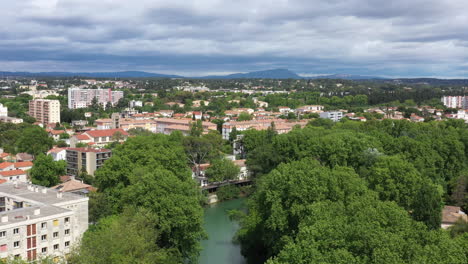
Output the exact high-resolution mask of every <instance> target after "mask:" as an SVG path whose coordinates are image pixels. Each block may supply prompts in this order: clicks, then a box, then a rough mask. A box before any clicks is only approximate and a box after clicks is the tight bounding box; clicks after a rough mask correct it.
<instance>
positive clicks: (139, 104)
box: [128, 100, 143, 108]
mask: <svg viewBox="0 0 468 264" xmlns="http://www.w3.org/2000/svg"><path fill="white" fill-rule="evenodd" d="M128 107H130V108H134V107H143V102H142V101H135V100H132V101H130V102H128Z"/></svg>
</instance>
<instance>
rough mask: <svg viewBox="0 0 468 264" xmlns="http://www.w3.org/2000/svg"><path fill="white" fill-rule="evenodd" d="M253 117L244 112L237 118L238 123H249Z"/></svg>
mask: <svg viewBox="0 0 468 264" xmlns="http://www.w3.org/2000/svg"><path fill="white" fill-rule="evenodd" d="M252 118H253V117H252V115H250V114H249V113H247V112H242V113H240V114H239V117H238V118H237V121H249V120H252Z"/></svg>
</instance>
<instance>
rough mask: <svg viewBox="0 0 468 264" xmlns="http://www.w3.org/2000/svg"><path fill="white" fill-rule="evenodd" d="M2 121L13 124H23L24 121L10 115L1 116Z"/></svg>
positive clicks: (0, 120)
mask: <svg viewBox="0 0 468 264" xmlns="http://www.w3.org/2000/svg"><path fill="white" fill-rule="evenodd" d="M0 122H5V123H12V124H21V123H23V119H22V118H15V117H9V116H0Z"/></svg>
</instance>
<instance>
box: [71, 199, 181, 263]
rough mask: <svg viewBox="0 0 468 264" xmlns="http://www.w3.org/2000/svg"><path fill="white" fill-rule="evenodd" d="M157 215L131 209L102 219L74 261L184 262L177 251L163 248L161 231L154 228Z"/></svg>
mask: <svg viewBox="0 0 468 264" xmlns="http://www.w3.org/2000/svg"><path fill="white" fill-rule="evenodd" d="M158 221H159V219H158V215H157V214H156V213H154V212H152V211H150V210H148V209H142V208H138V209H137V208H129V209H126V210H125V211H124V212H123V213H122V214H121V215H118V216H110V217H107V218H104V219H102V220H101V221H99V223H98V224H97V225H96V226H93V227H91V228H90V230H89V231H88V232H86V233H85V235H84V237H83V239H82V242H81V247H80V250H79V254H78V255H77V256H75V257H74V259H72V260H71V262H72V263H77V264H80V263H96V264H100V263H101V264H107V263H148V264H150V263H181V262H182V256H181V255H180V254H179V253H178V252H177V251H175V250H172V249H165V248H160V247H159V246H158V243H157V241H158V240H159V239H161V236H162V234H161V233H160V232H158V229H156V228H154V226H155V225H156V223H157V222H158Z"/></svg>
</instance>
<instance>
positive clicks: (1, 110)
mask: <svg viewBox="0 0 468 264" xmlns="http://www.w3.org/2000/svg"><path fill="white" fill-rule="evenodd" d="M6 116H8V107H6V106H3V104H1V103H0V117H6Z"/></svg>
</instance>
